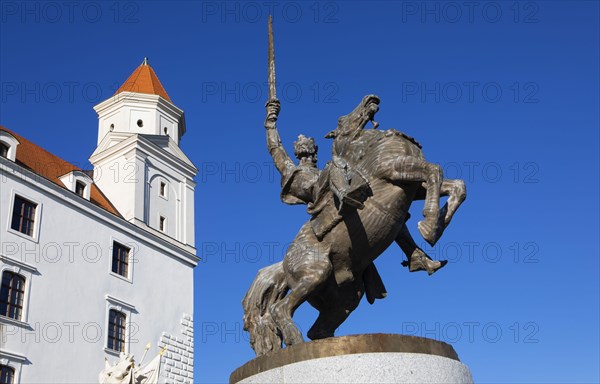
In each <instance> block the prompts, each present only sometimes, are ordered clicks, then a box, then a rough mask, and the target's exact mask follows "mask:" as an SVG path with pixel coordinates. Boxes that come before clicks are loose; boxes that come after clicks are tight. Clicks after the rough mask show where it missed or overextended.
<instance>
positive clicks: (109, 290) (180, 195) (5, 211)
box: [0, 60, 198, 384]
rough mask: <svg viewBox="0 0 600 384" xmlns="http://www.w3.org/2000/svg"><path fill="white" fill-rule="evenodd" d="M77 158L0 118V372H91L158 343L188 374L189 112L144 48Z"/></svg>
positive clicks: (35, 379) (60, 378)
mask: <svg viewBox="0 0 600 384" xmlns="http://www.w3.org/2000/svg"><path fill="white" fill-rule="evenodd" d="M94 109H95V111H96V112H97V114H98V141H97V146H96V149H95V150H94V151H93V153H92V155H91V157H90V162H91V164H92V165H93V170H83V169H80V168H78V167H76V166H75V165H73V164H70V163H68V162H66V161H64V160H62V159H60V158H59V157H57V156H55V155H53V154H51V153H49V152H48V151H46V150H44V149H43V148H42V147H40V146H38V145H36V144H34V143H32V142H30V141H28V140H27V139H26V138H24V137H23V136H21V135H20V134H18V133H16V132H15V131H13V130H10V129H8V128H6V127H2V126H0V276H1V279H2V283H1V291H0V327H1V335H0V337H1V340H0V379H1V380H0V383H2V384H4V383H11V384H14V383H51V382H52V383H94V382H97V381H98V374H99V372H100V371H101V370H102V369H103V368H104V360H105V359H108V361H109V362H114V361H116V360H118V359H119V355H120V354H121V353H122V352H124V353H129V354H132V355H134V356H135V357H136V361H137V362H140V360H141V357H142V356H143V355H144V353H145V350H146V349H147V344H148V343H150V344H151V347H150V348H149V349H148V351H147V358H146V361H149V360H150V359H151V358H152V357H154V356H155V355H156V354H157V353H158V351H159V350H162V349H164V353H163V357H162V363H161V372H162V373H161V380H162V381H165V382H188V383H192V382H193V364H194V340H193V329H194V325H193V309H194V308H193V290H194V281H193V269H194V267H195V266H196V265H197V263H198V257H197V256H196V248H195V242H194V189H195V185H196V184H195V182H194V177H195V175H196V174H197V172H198V171H197V169H196V167H195V166H194V164H192V162H191V161H190V159H189V158H188V157H187V156H186V155H185V154H184V153H183V152H182V150H181V149H180V147H179V143H180V140H181V138H182V136H183V135H184V134H185V130H186V124H185V118H184V113H183V111H182V110H181V109H179V108H178V107H177V106H176V105H175V104H174V103H173V102H172V100H171V99H170V97H169V95H168V94H167V92H166V91H165V89H164V88H163V86H162V85H161V83H160V81H159V80H158V77H157V76H156V74H155V72H154V70H153V69H152V68H151V67H150V65H149V64H148V62H147V60H144V62H143V63H142V65H140V66H139V67H138V68H137V69H136V70H135V71H134V72H133V73H132V74H131V76H130V77H129V78H128V79H127V81H126V82H125V83H124V84H123V85H122V86H121V87H120V88H119V89H118V90H117V92H116V93H115V95H114V96H112V97H111V98H110V99H108V100H106V101H104V102H102V103H100V104H98V105H96V106H95V107H94Z"/></svg>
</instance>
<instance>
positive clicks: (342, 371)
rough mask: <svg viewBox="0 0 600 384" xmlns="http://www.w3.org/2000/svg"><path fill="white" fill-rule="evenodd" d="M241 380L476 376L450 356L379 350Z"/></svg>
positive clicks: (463, 379) (460, 379)
mask: <svg viewBox="0 0 600 384" xmlns="http://www.w3.org/2000/svg"><path fill="white" fill-rule="evenodd" d="M239 383H257V384H258V383H261V384H264V383H473V378H472V376H471V372H470V371H469V368H468V367H467V366H466V365H464V364H463V363H461V362H460V361H456V360H453V359H450V358H447V357H441V356H436V355H429V354H423V353H405V352H380V353H358V354H348V355H340V356H331V357H322V358H318V359H311V360H305V361H300V362H297V363H293V364H287V365H284V366H282V367H278V368H273V369H270V370H268V371H265V372H261V373H258V374H256V375H253V376H249V377H247V378H245V379H243V380H241V381H240V382H239Z"/></svg>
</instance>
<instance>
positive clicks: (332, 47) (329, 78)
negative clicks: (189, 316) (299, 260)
mask: <svg viewBox="0 0 600 384" xmlns="http://www.w3.org/2000/svg"><path fill="white" fill-rule="evenodd" d="M69 4H71V3H69ZM1 7H2V12H1V20H0V23H1V24H0V27H1V33H0V43H1V45H0V56H1V57H2V59H1V61H0V78H1V85H2V89H1V95H0V96H1V98H2V100H1V104H0V105H1V107H0V108H1V109H0V123H1V124H3V125H5V126H7V127H8V128H9V129H13V130H15V131H16V132H18V133H19V134H21V135H23V136H25V137H27V138H28V139H30V140H32V141H33V142H35V143H37V144H40V145H42V146H43V147H45V148H47V149H48V150H50V151H51V152H53V153H55V154H57V155H59V156H61V157H62V158H64V159H66V160H69V161H71V162H73V163H77V164H79V165H81V166H82V167H84V168H87V167H89V165H88V162H87V158H88V157H89V155H90V154H91V153H92V152H93V150H94V148H95V143H96V138H97V119H96V114H95V112H94V111H93V109H92V106H93V105H95V104H97V103H99V102H100V101H102V100H104V99H106V98H108V97H110V96H111V95H112V93H114V91H115V90H116V88H117V87H118V86H119V85H120V84H121V83H122V82H124V81H125V79H126V78H127V77H128V76H129V74H130V73H131V72H132V71H133V70H134V69H135V68H136V67H137V66H138V65H139V64H140V63H141V61H142V59H143V58H144V57H145V56H147V57H149V60H150V64H151V65H152V66H153V68H154V70H155V71H156V73H157V74H158V76H159V78H160V80H161V82H162V83H163V85H164V86H165V88H166V90H167V92H168V93H169V95H170V97H171V99H172V100H173V102H174V103H175V104H176V105H178V106H179V107H180V108H182V109H183V110H184V111H185V112H186V120H187V133H186V135H185V136H184V137H183V141H182V144H181V146H182V148H183V150H184V151H185V152H186V153H187V154H188V156H189V157H190V158H191V159H192V161H193V162H194V163H195V164H196V165H197V166H198V168H199V169H200V174H199V175H198V177H197V181H198V186H197V189H196V220H197V224H196V228H197V232H196V241H197V243H198V254H199V256H200V257H202V258H203V261H202V262H201V263H200V264H199V266H198V267H197V268H196V270H195V279H196V280H195V292H194V293H195V325H196V344H195V345H196V360H195V371H196V380H197V381H198V382H206V383H209V382H210V383H212V382H225V381H227V380H228V377H229V374H230V373H231V371H233V370H234V369H235V368H237V367H238V366H240V365H242V364H243V363H245V362H246V361H248V360H249V359H251V358H252V357H253V352H252V350H251V349H250V347H249V344H248V337H247V335H246V334H245V333H244V332H243V331H242V329H241V328H242V307H241V300H242V298H243V296H244V294H245V292H246V290H247V288H248V286H249V285H250V283H251V281H252V279H253V278H254V276H255V274H256V271H257V270H258V269H259V268H261V267H263V266H266V265H268V264H271V263H273V262H275V261H278V260H280V259H281V257H282V255H283V253H284V251H285V247H286V244H289V242H290V241H291V240H292V239H293V237H294V236H295V234H296V232H297V230H298V229H299V228H300V226H301V225H302V223H303V222H304V221H305V220H307V218H308V217H307V214H306V212H305V210H304V207H302V206H286V205H284V204H283V203H281V202H280V201H279V178H278V175H277V174H275V173H274V169H273V167H272V165H271V164H270V157H269V155H268V152H267V150H266V145H265V137H264V128H263V127H262V123H263V120H264V102H265V100H266V99H267V87H266V80H267V72H266V69H267V67H266V58H267V51H266V49H267V45H266V44H267V37H266V25H267V24H266V23H267V16H268V14H269V13H273V15H274V22H275V43H276V56H277V78H278V82H279V88H278V92H279V94H278V95H279V97H280V99H281V102H282V110H281V115H280V120H279V131H280V134H281V136H282V140H283V142H284V144H285V145H286V147H287V148H288V150H289V151H290V152H291V150H292V146H291V144H292V142H293V141H294V139H295V138H296V136H297V135H298V134H300V133H303V134H305V135H310V136H314V137H316V138H317V142H318V144H319V146H320V150H321V152H320V156H319V158H320V164H321V165H323V164H324V163H325V161H327V160H328V158H329V157H330V142H329V141H328V140H326V139H324V138H323V136H324V134H325V133H326V132H328V131H330V130H331V129H333V128H334V127H335V125H336V121H337V118H338V117H339V116H341V115H344V114H346V113H348V112H349V111H350V110H352V109H353V108H354V107H355V106H356V104H357V103H358V102H359V101H360V99H361V98H362V96H364V95H366V94H369V93H375V94H377V95H378V96H380V97H381V99H382V102H381V109H380V112H379V113H378V115H377V120H378V121H379V122H380V123H381V129H387V128H392V127H393V128H396V129H399V130H402V131H404V132H406V133H407V134H409V135H411V136H414V137H416V138H417V139H418V140H419V141H420V142H421V143H422V144H423V146H424V153H425V155H426V158H427V159H428V160H429V161H432V162H436V163H439V164H441V165H442V167H443V169H444V172H445V174H446V175H447V176H448V177H452V178H462V179H464V180H465V181H466V183H467V188H468V198H467V201H466V202H465V204H464V205H463V206H462V207H461V209H460V210H459V211H458V213H457V215H456V216H455V219H454V221H453V222H452V225H451V227H450V228H449V229H448V230H447V231H446V233H445V234H444V236H443V237H442V239H441V240H440V241H439V243H438V245H436V247H434V248H433V249H432V248H431V247H428V246H427V247H425V250H427V251H429V253H430V255H431V256H432V257H433V258H435V259H449V260H450V263H449V264H448V265H447V266H446V267H445V268H444V269H443V270H441V271H440V272H439V273H437V274H436V275H434V276H431V277H428V276H427V275H426V274H425V273H423V272H421V273H408V271H407V270H406V269H404V268H403V267H402V266H401V265H400V262H401V260H402V259H403V258H404V256H403V255H402V252H401V251H400V249H398V248H397V247H396V246H394V245H393V246H392V247H390V249H388V250H387V251H386V252H385V253H384V254H383V255H382V256H381V257H380V258H379V259H378V260H377V265H378V267H379V269H380V271H381V274H382V277H383V280H384V282H385V284H386V287H387V290H388V293H389V294H388V297H387V298H386V299H385V300H380V301H378V302H377V303H375V305H373V306H370V305H368V304H367V303H366V302H363V303H362V304H361V305H360V307H359V308H358V309H357V310H356V311H355V312H354V313H353V314H352V315H351V316H350V318H349V319H348V320H347V321H346V323H345V324H343V325H342V327H341V328H340V329H339V331H338V334H339V335H346V334H355V333H375V332H389V333H405V334H412V335H417V336H425V337H432V338H436V339H439V340H443V341H446V342H449V343H451V344H453V346H454V348H455V349H456V351H457V352H458V354H459V356H460V358H461V360H462V361H463V362H465V363H466V364H468V365H469V367H470V368H471V370H472V373H473V376H474V378H475V380H476V381H477V382H598V381H599V380H600V377H599V366H598V361H599V360H600V356H599V347H598V345H599V333H598V328H599V263H598V257H599V247H598V245H599V239H598V233H599V206H598V200H599V199H598V196H599V188H598V187H599V181H598V175H599V173H600V171H599V157H598V156H599V135H598V133H599V99H598V98H599V64H600V63H599V36H600V33H599V5H598V3H597V2H592V1H584V2H559V1H551V2H550V1H549V2H545V1H533V2H512V1H510V2H503V1H499V2H485V1H484V2H477V3H475V4H472V3H469V2H434V1H432V2H413V1H403V2H400V1H398V2H391V1H390V2H361V1H351V2H333V1H331V2H327V1H325V2H313V1H305V2H279V1H274V2H272V3H269V2H234V1H231V2H221V1H209V2H192V1H189V2H161V1H151V2H136V1H129V2H74V3H73V4H72V5H67V3H62V2H53V3H44V2H10V1H5V2H2V4H1ZM421 208H422V203H415V204H414V205H413V207H412V210H411V212H412V214H413V219H412V220H411V221H409V228H410V230H411V232H412V233H413V235H414V236H415V238H416V240H417V243H419V244H422V245H424V242H423V240H422V239H421V238H420V236H419V234H418V231H417V229H416V223H417V221H418V219H419V217H420V210H421ZM315 318H316V312H315V311H314V310H313V309H312V308H310V307H308V306H306V305H305V306H303V307H301V308H300V309H299V310H298V312H297V315H296V320H297V322H298V323H299V325H300V327H301V328H302V329H303V330H304V331H306V330H307V329H308V328H309V327H310V325H311V324H312V321H314V319H315Z"/></svg>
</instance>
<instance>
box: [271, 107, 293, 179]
mask: <svg viewBox="0 0 600 384" xmlns="http://www.w3.org/2000/svg"><path fill="white" fill-rule="evenodd" d="M266 107H267V119H266V120H265V128H266V129H267V148H268V149H269V153H270V154H271V157H272V158H273V162H274V163H275V167H276V168H277V170H278V171H279V173H280V174H281V176H282V177H283V178H286V177H287V175H288V173H289V172H291V171H292V170H293V168H294V167H295V166H296V165H295V164H294V162H293V161H292V159H291V158H290V156H289V155H288V154H287V152H286V151H285V148H283V145H282V144H281V139H280V137H279V133H278V132H277V126H276V122H277V116H278V115H279V101H278V100H270V101H269V102H267V106H266Z"/></svg>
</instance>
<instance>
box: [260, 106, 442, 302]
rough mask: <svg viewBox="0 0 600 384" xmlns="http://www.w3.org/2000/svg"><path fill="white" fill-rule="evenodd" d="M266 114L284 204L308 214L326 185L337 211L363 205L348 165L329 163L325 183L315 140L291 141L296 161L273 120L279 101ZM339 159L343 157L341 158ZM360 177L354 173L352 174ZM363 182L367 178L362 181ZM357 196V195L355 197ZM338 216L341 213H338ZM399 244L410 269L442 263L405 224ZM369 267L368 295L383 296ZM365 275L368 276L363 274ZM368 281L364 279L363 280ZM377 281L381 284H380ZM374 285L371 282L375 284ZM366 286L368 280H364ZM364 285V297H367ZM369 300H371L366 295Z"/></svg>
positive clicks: (315, 208)
mask: <svg viewBox="0 0 600 384" xmlns="http://www.w3.org/2000/svg"><path fill="white" fill-rule="evenodd" d="M266 109H267V118H266V120H265V128H266V130H267V148H268V149H269V153H270V154H271V157H272V158H273V162H274V163H275V167H276V168H277V170H278V171H279V173H280V174H281V200H282V201H283V202H284V203H286V204H306V205H308V212H309V214H315V213H316V212H318V210H319V207H318V204H319V200H320V196H322V195H323V190H324V189H325V188H330V189H331V190H332V192H333V193H334V194H335V195H336V196H337V198H338V200H339V201H340V208H339V209H340V211H341V210H342V208H343V206H344V205H349V206H352V207H354V208H362V205H363V204H362V201H364V200H362V201H361V193H362V192H361V191H360V189H359V188H352V189H351V188H349V186H348V185H347V184H346V185H344V182H345V181H347V180H348V178H347V176H346V175H347V174H348V170H347V167H343V168H341V171H340V169H337V170H334V171H332V169H333V168H338V165H334V166H333V167H330V165H328V166H327V167H326V169H325V170H324V171H323V173H327V174H325V175H324V176H326V177H327V178H328V180H327V182H326V183H323V182H319V181H321V180H320V179H321V178H320V176H321V173H322V172H321V170H320V169H319V168H318V167H317V151H318V146H317V145H316V143H315V140H314V139H313V138H310V137H306V136H304V135H300V136H298V140H297V141H296V142H294V155H295V156H296V158H297V159H298V160H299V164H298V165H296V164H295V163H294V162H293V161H292V159H291V158H290V157H289V156H288V154H287V152H286V151H285V149H284V148H283V145H282V144H281V139H280V137H279V133H278V132H277V127H276V122H277V118H278V115H279V110H280V104H279V101H278V100H276V99H275V100H269V101H268V102H267V105H266ZM340 161H343V160H341V159H340ZM356 177H360V176H357V175H354V178H356ZM365 183H366V181H365ZM357 197H358V198H357ZM340 218H341V216H340ZM397 243H398V245H400V247H401V248H402V250H403V252H404V253H405V254H406V255H407V256H408V262H406V261H405V262H403V263H402V265H403V266H408V267H409V270H410V271H411V272H416V271H427V272H428V273H429V274H430V275H431V274H432V273H434V272H435V271H437V270H438V269H440V268H441V267H443V266H444V265H445V262H444V263H440V262H439V261H434V260H432V259H431V258H430V257H429V256H428V255H427V254H426V253H425V252H424V251H423V250H422V249H421V248H419V247H418V246H417V245H416V244H415V242H414V240H413V238H412V236H411V235H410V233H409V232H408V228H407V227H406V224H405V225H404V226H403V228H402V230H401V233H400V235H399V237H398V240H397ZM371 265H372V268H371V267H370V268H368V269H367V270H368V271H369V272H368V273H369V275H370V278H371V280H373V282H374V283H375V285H376V286H377V287H380V288H377V289H376V290H377V291H378V292H371V296H372V297H375V298H383V297H385V292H384V290H385V288H384V287H383V283H381V278H380V276H379V274H378V272H377V269H376V268H375V265H374V264H371ZM365 277H367V276H365ZM365 283H367V282H365ZM379 283H381V285H380V286H379ZM375 285H374V286H375ZM365 286H367V284H365ZM369 296H370V295H369V292H368V288H367V297H368V298H369ZM369 302H372V300H371V299H369Z"/></svg>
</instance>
